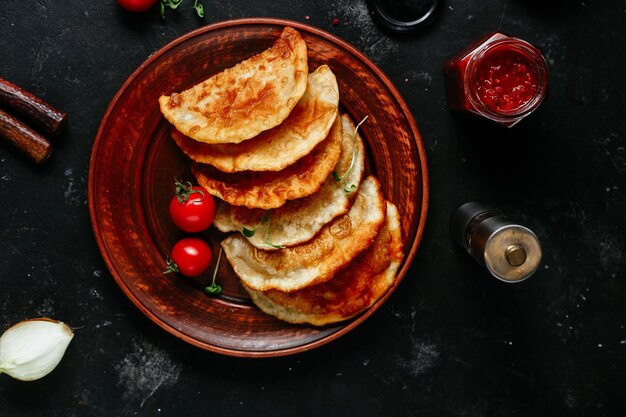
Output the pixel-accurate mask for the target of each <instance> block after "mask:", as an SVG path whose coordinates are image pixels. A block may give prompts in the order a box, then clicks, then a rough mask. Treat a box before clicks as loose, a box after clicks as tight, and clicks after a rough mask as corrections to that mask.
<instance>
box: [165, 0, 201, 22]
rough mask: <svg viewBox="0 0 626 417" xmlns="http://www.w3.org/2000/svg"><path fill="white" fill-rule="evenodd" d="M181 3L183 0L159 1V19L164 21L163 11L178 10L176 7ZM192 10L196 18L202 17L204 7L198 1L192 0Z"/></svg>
mask: <svg viewBox="0 0 626 417" xmlns="http://www.w3.org/2000/svg"><path fill="white" fill-rule="evenodd" d="M182 2H183V0H161V1H160V3H159V13H160V15H161V19H163V20H165V9H171V10H175V9H178V6H180V4H181V3H182ZM193 8H194V10H195V11H196V14H197V15H198V17H204V7H203V6H202V4H201V3H200V2H199V0H194V2H193Z"/></svg>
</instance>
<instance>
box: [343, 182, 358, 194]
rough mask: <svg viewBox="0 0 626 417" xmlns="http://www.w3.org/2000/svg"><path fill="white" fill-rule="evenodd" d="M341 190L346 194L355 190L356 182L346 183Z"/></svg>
mask: <svg viewBox="0 0 626 417" xmlns="http://www.w3.org/2000/svg"><path fill="white" fill-rule="evenodd" d="M343 190H344V191H345V192H346V193H348V194H349V193H352V192H354V191H355V190H356V184H350V186H347V185H346V186H345V187H343Z"/></svg>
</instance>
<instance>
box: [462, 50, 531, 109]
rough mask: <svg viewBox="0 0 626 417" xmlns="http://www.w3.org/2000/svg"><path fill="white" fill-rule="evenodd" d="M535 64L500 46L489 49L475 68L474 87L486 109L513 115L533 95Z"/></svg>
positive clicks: (523, 55)
mask: <svg viewBox="0 0 626 417" xmlns="http://www.w3.org/2000/svg"><path fill="white" fill-rule="evenodd" d="M538 82H539V76H538V74H537V68H536V65H534V64H533V63H532V61H531V60H530V59H529V57H528V56H526V55H525V54H524V53H522V52H520V51H518V50H515V49H513V48H510V47H508V46H507V45H502V46H498V47H496V48H494V49H493V50H490V51H489V52H488V53H487V54H486V55H485V56H484V57H483V59H482V60H481V62H480V63H479V65H478V67H477V68H476V78H475V80H474V87H475V88H476V92H477V94H478V97H479V98H480V100H481V101H482V102H483V103H484V104H485V106H487V107H488V108H489V109H490V110H492V111H494V112H497V113H500V112H505V113H508V112H513V111H515V110H517V109H519V108H521V107H523V106H524V105H525V104H526V103H528V102H529V101H531V100H532V99H533V97H535V95H536V94H537V89H538Z"/></svg>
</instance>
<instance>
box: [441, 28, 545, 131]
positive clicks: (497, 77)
mask: <svg viewBox="0 0 626 417" xmlns="http://www.w3.org/2000/svg"><path fill="white" fill-rule="evenodd" d="M444 69H445V74H446V84H447V87H448V105H449V106H450V108H451V109H452V110H457V111H462V112H469V113H473V114H476V115H479V116H482V117H485V118H487V119H489V120H492V121H494V122H496V123H499V124H501V125H503V126H506V127H511V126H513V125H515V124H516V123H518V122H519V121H520V120H522V119H523V118H524V117H526V116H528V115H529V114H531V113H532V112H533V111H534V110H535V109H536V108H537V107H538V106H539V104H541V102H542V101H543V99H544V98H545V97H546V92H547V87H548V66H547V64H546V60H545V58H544V57H543V55H542V54H541V51H539V49H537V48H535V47H534V46H533V45H531V44H530V43H528V42H526V41H524V40H522V39H518V38H515V37H512V36H508V35H505V34H503V33H499V32H495V33H492V34H491V35H489V36H487V37H486V38H483V39H481V40H479V41H477V42H475V43H473V44H472V45H470V46H469V47H468V48H466V49H465V50H464V51H463V52H461V53H460V54H459V55H457V56H456V57H454V58H452V59H451V60H449V61H448V62H446V64H445V67H444Z"/></svg>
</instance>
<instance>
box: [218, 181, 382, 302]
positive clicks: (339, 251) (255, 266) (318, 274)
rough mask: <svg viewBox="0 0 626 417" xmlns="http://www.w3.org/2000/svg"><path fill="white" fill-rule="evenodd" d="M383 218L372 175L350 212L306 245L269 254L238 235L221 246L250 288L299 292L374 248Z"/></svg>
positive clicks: (322, 280) (380, 197)
mask: <svg viewBox="0 0 626 417" xmlns="http://www.w3.org/2000/svg"><path fill="white" fill-rule="evenodd" d="M384 219H385V199H384V197H383V196H382V192H381V191H380V183H379V182H378V180H376V179H375V178H374V177H372V176H370V177H368V178H366V179H365V180H364V181H363V182H362V183H361V187H360V189H359V193H358V195H357V197H356V199H355V201H354V204H353V205H352V207H351V208H350V210H349V211H348V213H346V214H345V215H343V216H340V217H338V218H336V219H335V220H333V221H332V222H331V223H329V224H327V225H326V226H324V227H323V228H322V230H321V231H320V233H318V234H317V235H316V236H315V237H314V238H313V239H311V240H309V241H308V242H306V243H303V244H301V245H298V246H294V247H290V248H284V249H279V250H276V251H264V250H261V249H257V248H255V247H254V246H252V245H251V244H250V243H249V242H248V241H247V240H246V238H244V237H243V236H241V235H239V234H235V235H231V236H229V237H227V238H226V239H224V240H223V241H222V248H223V249H224V254H225V255H226V257H227V259H228V261H229V262H230V264H231V265H232V267H233V269H234V270H235V273H236V274H237V275H238V276H239V278H241V281H242V283H243V284H245V285H246V286H248V287H249V288H252V289H255V290H259V291H266V290H270V289H278V290H281V291H286V292H290V291H296V290H299V289H302V288H305V287H307V286H309V285H314V284H318V283H322V282H325V281H328V280H329V279H331V278H332V276H333V275H334V274H335V272H337V271H338V270H340V269H341V268H343V267H345V266H346V265H347V264H348V263H350V262H351V261H352V260H353V259H354V258H355V257H356V256H358V254H359V253H361V252H363V251H364V250H365V249H366V248H368V247H369V246H370V244H371V243H372V242H373V241H374V239H375V238H376V235H377V234H378V231H379V230H380V228H381V227H382V224H383V221H384Z"/></svg>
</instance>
